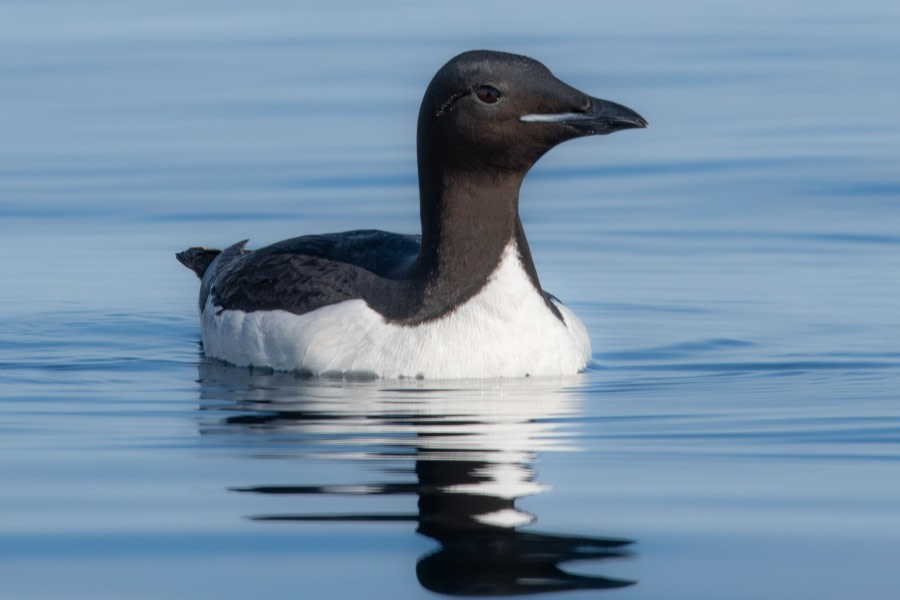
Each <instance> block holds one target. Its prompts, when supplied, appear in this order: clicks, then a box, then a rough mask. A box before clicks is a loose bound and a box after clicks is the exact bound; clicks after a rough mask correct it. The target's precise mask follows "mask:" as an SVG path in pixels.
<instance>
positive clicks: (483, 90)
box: [475, 85, 500, 104]
mask: <svg viewBox="0 0 900 600" xmlns="http://www.w3.org/2000/svg"><path fill="white" fill-rule="evenodd" d="M475 95H476V96H478V99H479V100H481V101H482V102H484V103H485V104H493V103H495V102H496V101H497V100H499V99H500V90H498V89H497V88H495V87H491V86H489V85H480V86H478V88H477V89H476V90H475Z"/></svg>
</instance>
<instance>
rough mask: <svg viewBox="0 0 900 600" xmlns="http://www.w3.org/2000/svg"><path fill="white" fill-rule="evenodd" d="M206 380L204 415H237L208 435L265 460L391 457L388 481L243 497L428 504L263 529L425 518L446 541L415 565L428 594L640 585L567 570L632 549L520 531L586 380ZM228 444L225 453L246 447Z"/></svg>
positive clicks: (294, 486) (286, 487) (217, 367)
mask: <svg viewBox="0 0 900 600" xmlns="http://www.w3.org/2000/svg"><path fill="white" fill-rule="evenodd" d="M199 371H200V377H199V381H200V385H201V398H202V408H205V409H207V410H211V411H216V412H220V411H228V412H233V413H235V414H233V415H232V416H229V417H226V418H224V419H213V420H204V421H203V423H202V424H201V430H202V433H204V434H206V435H208V436H235V435H236V436H246V437H250V438H256V439H255V443H253V444H251V445H250V447H251V448H252V450H251V451H252V452H253V453H254V454H255V455H257V456H272V455H273V454H272V453H273V452H274V455H277V456H284V454H285V453H288V455H290V456H291V457H292V458H294V459H296V460H307V461H312V460H325V461H333V462H334V464H335V468H336V470H339V466H340V463H341V461H348V460H349V461H384V467H385V468H381V469H379V473H380V474H381V477H383V480H382V481H378V482H374V483H373V482H360V481H348V482H339V483H330V484H321V483H316V482H307V481H303V482H299V483H291V484H283V485H255V486H242V487H235V488H232V489H233V491H238V492H244V493H254V494H259V495H263V496H264V495H273V494H277V495H298V496H299V495H305V496H320V495H329V496H335V495H337V496H362V497H365V496H370V497H378V496H388V495H409V496H415V497H416V498H417V507H418V510H417V511H416V513H413V514H386V513H381V512H373V513H365V512H363V513H358V512H356V513H334V512H317V513H299V514H262V515H256V516H253V517H251V518H252V519H254V520H258V521H269V522H271V521H282V522H295V523H297V522H323V521H325V522H335V523H338V522H354V521H355V522H384V521H401V522H402V521H409V522H411V523H416V524H417V531H418V533H420V534H422V535H425V536H427V537H429V538H432V539H433V540H435V541H436V542H437V543H438V544H439V548H438V549H436V550H434V551H431V552H429V553H427V554H426V555H424V556H422V557H420V558H419V559H418V562H417V564H416V575H417V577H418V579H419V582H420V584H421V585H422V586H423V587H425V588H426V589H428V590H431V591H434V592H439V593H445V594H452V595H472V594H481V595H514V594H526V593H528V594H530V593H538V592H550V591H555V592H559V591H565V590H578V589H607V588H619V587H624V586H628V585H631V584H633V583H634V582H632V581H626V580H621V579H613V578H609V577H604V576H599V575H580V574H577V573H573V572H571V571H568V570H564V569H563V568H562V566H561V565H563V564H564V563H567V562H570V561H576V560H577V561H601V560H605V559H612V558H618V557H623V556H626V555H628V554H629V553H628V552H627V551H625V550H624V547H625V546H627V545H628V544H629V543H630V541H629V540H622V539H611V538H603V537H589V536H569V535H556V534H552V533H540V532H535V531H531V530H522V529H520V528H521V527H523V526H525V525H528V524H531V523H533V522H534V521H536V520H537V519H538V517H537V516H535V515H531V514H529V513H528V512H525V511H522V510H520V509H519V508H518V507H517V506H516V501H517V500H518V499H519V498H522V497H525V496H529V495H533V494H538V493H544V492H548V491H549V490H548V488H547V487H545V486H542V485H541V484H540V483H539V482H537V481H536V474H535V469H534V461H535V459H536V457H537V455H538V454H539V453H542V452H554V451H573V450H575V447H574V444H573V440H572V438H571V432H570V431H567V427H566V424H567V423H571V422H572V421H573V419H574V418H576V417H577V416H578V414H579V407H578V398H579V393H578V386H579V384H580V382H581V381H583V379H582V378H579V377H572V378H564V379H547V380H540V379H530V380H529V379H525V380H502V381H501V380H498V381H497V382H496V383H494V384H493V385H485V383H484V382H473V383H471V384H469V383H466V382H453V383H452V385H451V386H449V387H447V386H440V384H434V383H426V382H421V381H410V382H402V381H401V382H399V383H398V382H390V383H386V382H381V381H371V382H344V381H327V380H304V379H298V378H296V377H295V376H294V375H292V374H289V373H277V372H274V373H273V372H262V373H260V372H259V371H258V370H257V371H251V370H247V369H242V368H234V367H230V366H227V365H223V364H221V363H218V362H214V361H209V360H203V361H201V363H200V367H199ZM438 386H440V387H438ZM348 388H349V389H348ZM266 440H268V442H267V441H266ZM229 441H230V442H231V444H229V447H240V445H239V444H234V439H233V438H229ZM260 443H262V446H260ZM398 458H399V459H401V460H402V461H403V463H402V464H403V467H401V469H399V474H400V475H407V477H406V478H404V479H402V480H400V481H398V480H397V476H398V469H396V468H387V467H388V466H389V465H392V464H396V460H397V459H398ZM409 476H414V478H410V477H409ZM551 493H552V492H551ZM264 503H265V502H263V504H264ZM323 505H324V506H327V501H325V502H323Z"/></svg>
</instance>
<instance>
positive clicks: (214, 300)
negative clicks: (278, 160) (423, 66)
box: [176, 50, 647, 378]
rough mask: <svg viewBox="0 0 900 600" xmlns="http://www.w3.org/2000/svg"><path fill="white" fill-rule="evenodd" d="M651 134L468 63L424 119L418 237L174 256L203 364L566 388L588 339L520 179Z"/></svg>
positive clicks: (425, 103) (533, 81)
mask: <svg viewBox="0 0 900 600" xmlns="http://www.w3.org/2000/svg"><path fill="white" fill-rule="evenodd" d="M639 127H647V121H645V120H644V119H643V117H641V116H640V115H639V114H637V113H636V112H634V111H633V110H631V109H629V108H627V107H625V106H622V105H620V104H616V103H614V102H609V101H607V100H600V99H599V98H594V97H591V96H589V95H587V94H585V93H583V92H580V91H578V90H576V89H575V88H573V87H571V86H569V85H567V84H565V83H563V82H562V81H560V80H559V79H557V78H556V77H554V76H553V74H552V73H551V72H550V70H549V69H547V67H545V66H544V65H543V64H541V63H539V62H538V61H536V60H534V59H531V58H528V57H525V56H518V55H514V54H507V53H503V52H493V51H485V50H478V51H471V52H465V53H463V54H460V55H459V56H456V57H455V58H453V59H451V60H450V61H449V62H448V63H447V64H445V65H444V66H443V67H441V69H440V70H438V72H437V74H436V75H435V76H434V78H433V79H432V80H431V83H430V84H429V85H428V88H427V89H426V91H425V96H424V98H423V100H422V104H421V108H420V110H419V119H418V133H417V157H418V170H419V202H420V217H421V223H422V233H421V235H420V236H417V235H405V234H397V233H388V232H384V231H375V230H356V231H347V232H343V233H330V234H324V235H305V236H302V237H297V238H293V239H289V240H285V241H282V242H278V243H275V244H272V245H270V246H266V247H264V248H261V249H258V250H252V251H251V250H248V249H247V248H246V243H247V241H246V240H245V241H243V242H239V243H237V244H234V245H232V246H230V247H228V248H225V249H224V250H222V251H219V250H213V249H208V248H199V247H196V248H190V249H188V250H185V251H184V252H179V253H178V254H177V255H176V256H177V258H178V259H179V261H181V262H182V263H183V264H184V265H185V266H187V267H188V268H190V269H192V270H193V271H194V272H195V273H196V274H197V275H198V276H199V277H200V278H201V283H200V298H199V304H200V317H201V338H202V340H203V351H204V353H205V354H206V355H207V356H209V357H212V358H217V359H221V360H224V361H226V362H229V363H232V364H235V365H239V366H257V367H270V368H273V369H277V370H289V371H298V372H301V373H305V374H311V375H325V376H330V375H338V376H350V375H371V376H377V377H384V378H399V377H417V378H470V377H471V378H477V377H524V376H540V375H564V374H574V373H576V372H578V371H580V370H582V369H584V368H585V367H586V366H587V364H588V362H589V360H590V357H591V344H590V339H589V337H588V334H587V331H586V330H585V327H584V325H583V324H582V322H581V321H580V320H579V319H578V317H577V316H575V314H574V313H573V312H572V311H570V310H569V309H568V308H567V307H566V306H564V305H563V304H562V302H560V301H559V300H558V299H557V298H555V297H554V296H552V295H550V294H549V293H547V292H545V291H544V290H543V289H542V288H541V285H540V281H539V279H538V274H537V271H536V270H535V267H534V262H533V260H532V257H531V252H530V250H529V248H528V242H527V240H526V238H525V230H524V229H523V228H522V222H521V220H520V218H519V206H518V204H519V188H520V186H521V185H522V181H523V179H524V177H525V174H526V173H527V172H528V170H529V169H530V168H531V167H532V166H533V165H534V164H535V162H536V161H537V160H538V159H539V158H540V157H541V156H542V155H543V154H544V153H546V152H547V151H548V150H550V149H551V148H553V147H554V146H556V145H557V144H559V143H561V142H564V141H566V140H570V139H573V138H578V137H582V136H587V135H598V134H599V135H602V134H608V133H612V132H615V131H619V130H622V129H630V128H639Z"/></svg>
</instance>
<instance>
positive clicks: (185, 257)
mask: <svg viewBox="0 0 900 600" xmlns="http://www.w3.org/2000/svg"><path fill="white" fill-rule="evenodd" d="M221 252H222V251H221V250H216V249H215V248H200V247H197V248H188V249H187V250H185V251H183V252H177V253H175V258H177V259H178V262H180V263H181V264H183V265H184V266H186V267H187V268H188V269H190V270H191V271H193V272H194V273H196V274H197V277H199V278H201V279H203V274H204V273H206V269H208V268H209V265H210V263H212V261H213V259H215V258H216V257H217V256H218V255H219V254H220V253H221Z"/></svg>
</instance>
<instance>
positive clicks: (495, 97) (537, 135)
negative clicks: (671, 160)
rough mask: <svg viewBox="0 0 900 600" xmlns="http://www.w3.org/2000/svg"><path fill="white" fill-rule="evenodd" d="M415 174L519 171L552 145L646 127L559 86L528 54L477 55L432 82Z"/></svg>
mask: <svg viewBox="0 0 900 600" xmlns="http://www.w3.org/2000/svg"><path fill="white" fill-rule="evenodd" d="M418 126H419V132H418V146H419V163H420V169H421V168H422V167H423V166H424V165H425V164H427V163H429V162H432V163H433V162H434V161H439V162H440V163H442V164H444V165H447V166H450V165H452V166H453V167H455V168H464V169H467V170H472V169H489V170H492V171H507V170H512V171H521V172H522V173H523V174H524V172H525V171H527V170H528V169H529V168H530V167H531V166H532V165H533V164H534V163H535V161H537V160H538V158H540V157H541V156H542V155H543V154H544V153H545V152H547V150H549V149H550V148H552V147H553V146H555V145H557V144H559V143H561V142H564V141H566V140H570V139H573V138H576V137H582V136H585V135H597V134H607V133H612V132H614V131H619V130H620V129H630V128H634V127H646V126H647V121H645V120H644V119H643V117H641V116H640V115H639V114H637V113H636V112H634V111H633V110H631V109H629V108H626V107H624V106H621V105H619V104H615V103H613V102H609V101H606V100H600V99H598V98H593V97H591V96H588V95H587V94H585V93H583V92H580V91H578V90H576V89H575V88H573V87H571V86H569V85H567V84H565V83H563V82H562V81H560V80H559V79H557V78H556V77H554V76H553V74H552V73H550V70H549V69H547V67H545V66H544V65H542V64H541V63H539V62H537V61H536V60H533V59H531V58H528V57H525V56H518V55H515V54H506V53H504V52H491V51H487V50H478V51H472V52H465V53H463V54H460V55H459V56H457V57H455V58H453V59H452V60H450V62H448V63H447V64H446V65H444V66H443V67H441V69H440V70H439V71H438V72H437V74H436V75H435V76H434V79H432V80H431V84H430V85H429V86H428V89H427V90H426V92H425V97H424V98H423V100H422V107H421V109H420V111H419V124H418Z"/></svg>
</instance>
